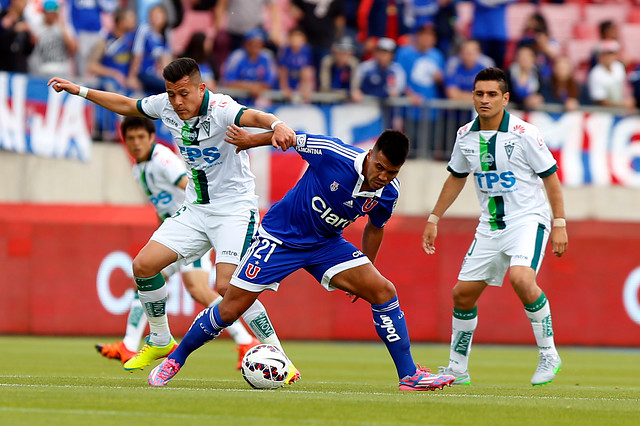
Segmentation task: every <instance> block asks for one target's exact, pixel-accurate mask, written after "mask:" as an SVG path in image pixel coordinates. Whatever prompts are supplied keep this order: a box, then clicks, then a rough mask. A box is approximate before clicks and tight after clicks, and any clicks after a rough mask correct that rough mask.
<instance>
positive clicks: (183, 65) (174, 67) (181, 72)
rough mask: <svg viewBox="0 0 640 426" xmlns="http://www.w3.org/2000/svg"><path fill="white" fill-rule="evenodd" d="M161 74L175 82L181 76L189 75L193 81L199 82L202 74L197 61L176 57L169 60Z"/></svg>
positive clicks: (167, 79)
mask: <svg viewBox="0 0 640 426" xmlns="http://www.w3.org/2000/svg"><path fill="white" fill-rule="evenodd" d="M162 76H163V77H164V79H165V80H166V81H169V82H171V83H175V82H177V81H178V80H180V79H182V78H183V77H189V79H191V81H193V82H194V83H197V84H200V82H201V81H202V76H201V75H200V67H199V66H198V63H197V62H196V61H195V60H193V59H191V58H178V59H176V60H174V61H171V62H170V63H169V65H167V66H166V67H164V70H162Z"/></svg>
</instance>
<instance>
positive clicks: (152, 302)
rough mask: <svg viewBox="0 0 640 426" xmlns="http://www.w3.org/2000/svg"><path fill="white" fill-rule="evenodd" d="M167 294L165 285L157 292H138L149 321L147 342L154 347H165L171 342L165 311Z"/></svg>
mask: <svg viewBox="0 0 640 426" xmlns="http://www.w3.org/2000/svg"><path fill="white" fill-rule="evenodd" d="M168 293H169V291H168V289H167V285H166V284H165V285H163V286H162V287H160V288H159V289H157V290H150V291H138V294H139V296H140V303H142V306H143V307H144V310H145V312H146V314H147V319H148V320H149V341H150V342H151V343H153V344H154V345H155V346H167V345H168V344H169V342H170V341H171V330H169V320H168V318H167V310H166V307H167V295H168Z"/></svg>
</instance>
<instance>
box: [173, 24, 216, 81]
mask: <svg viewBox="0 0 640 426" xmlns="http://www.w3.org/2000/svg"><path fill="white" fill-rule="evenodd" d="M207 46H208V45H207V35H206V34H205V33H203V32H200V31H197V32H195V33H193V34H192V35H191V38H190V39H189V42H188V43H187V47H185V49H184V52H182V55H180V56H181V57H187V58H191V59H193V60H194V61H196V62H197V63H198V67H200V75H201V76H202V81H203V82H204V84H205V85H206V86H207V89H209V90H211V91H212V92H215V89H216V80H215V73H214V72H213V69H212V68H211V64H210V63H209V61H208V60H207V58H209V57H210V54H209V52H207Z"/></svg>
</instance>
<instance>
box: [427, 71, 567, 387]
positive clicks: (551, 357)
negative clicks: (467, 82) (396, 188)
mask: <svg viewBox="0 0 640 426" xmlns="http://www.w3.org/2000/svg"><path fill="white" fill-rule="evenodd" d="M473 103H474V107H475V109H476V111H477V112H478V117H477V118H476V119H475V120H474V121H472V122H471V123H468V124H467V125H465V126H463V127H461V128H460V129H459V130H458V136H457V139H456V142H455V145H454V147H453V153H452V154H451V160H450V161H449V165H448V167H447V169H448V170H449V172H450V173H451V174H450V175H449V177H448V178H447V180H446V181H445V183H444V186H443V187H442V191H441V192H440V196H439V198H438V201H437V202H436V205H435V207H434V208H433V212H432V214H431V215H430V216H429V219H428V221H427V225H426V227H425V230H424V235H423V241H422V247H423V248H424V251H425V252H426V253H427V254H433V253H435V246H434V242H435V239H436V235H437V223H438V220H439V218H440V217H442V215H443V214H444V213H445V212H446V211H447V209H448V208H449V206H451V204H452V203H453V202H454V201H455V199H456V198H457V197H458V194H460V191H462V188H463V187H464V184H465V182H466V180H467V176H468V175H469V174H471V175H473V181H474V182H475V185H476V193H477V195H478V200H479V201H480V207H481V209H482V215H481V216H480V223H479V224H478V227H477V228H476V235H475V238H474V240H473V242H472V243H471V247H470V248H469V250H468V252H467V255H466V256H465V258H464V261H463V263H462V268H461V270H460V274H459V275H458V283H457V284H456V285H455V287H454V288H453V324H452V333H451V348H450V354H449V365H448V366H447V367H441V369H440V373H444V374H452V375H453V376H455V378H456V381H455V384H461V385H468V384H470V383H471V377H470V376H469V368H468V363H469V352H471V340H472V339H473V332H474V331H475V329H476V326H477V324H478V308H477V302H478V298H479V297H480V295H481V294H482V292H483V291H484V289H485V288H486V287H487V285H492V286H501V285H502V280H503V279H504V275H505V273H506V272H507V269H509V280H510V281H511V286H512V287H513V289H514V290H515V292H516V294H517V295H518V297H519V298H520V300H521V301H522V303H523V304H524V309H525V312H526V314H527V317H528V318H529V320H531V326H532V327H533V334H534V335H535V338H536V342H537V344H538V349H539V350H540V362H539V364H538V368H537V369H536V371H535V373H534V374H533V377H532V378H531V384H533V385H543V384H545V383H549V382H551V381H552V380H553V378H554V377H555V376H556V374H557V373H558V371H560V367H561V365H562V363H561V361H560V357H559V356H558V351H557V350H556V347H555V343H554V341H553V327H552V325H551V310H550V309H549V301H548V300H547V298H546V297H545V295H544V293H543V292H542V290H541V289H540V287H538V285H537V284H536V273H537V272H538V270H539V269H540V265H541V264H542V259H543V258H544V248H545V246H546V244H547V240H548V238H549V234H551V245H552V248H553V253H554V254H555V255H556V256H558V257H560V256H562V254H563V253H564V252H565V251H566V250H567V245H568V238H567V230H566V221H565V219H564V205H563V200H562V198H563V197H562V187H561V186H560V181H559V180H558V175H557V174H556V173H555V172H556V170H557V168H558V167H557V166H556V161H555V160H554V158H553V156H552V155H551V152H549V149H548V148H547V146H546V145H545V143H544V141H543V140H542V137H541V136H540V132H539V131H538V129H537V128H535V127H534V126H532V125H531V124H529V123H526V122H524V121H522V120H520V119H518V118H516V117H514V116H512V115H510V114H509V113H508V112H507V111H506V110H505V107H506V106H507V104H508V103H509V92H508V91H507V84H506V79H505V75H504V72H503V71H502V70H500V69H498V68H486V69H484V70H482V71H480V72H479V73H478V75H477V76H476V78H475V81H474V87H473ZM543 184H544V187H545V189H546V191H547V196H548V198H549V203H550V204H551V210H552V211H553V217H554V220H553V228H551V223H550V218H549V205H548V204H547V200H546V198H545V196H544V192H543V190H542V185H543ZM549 231H551V232H549Z"/></svg>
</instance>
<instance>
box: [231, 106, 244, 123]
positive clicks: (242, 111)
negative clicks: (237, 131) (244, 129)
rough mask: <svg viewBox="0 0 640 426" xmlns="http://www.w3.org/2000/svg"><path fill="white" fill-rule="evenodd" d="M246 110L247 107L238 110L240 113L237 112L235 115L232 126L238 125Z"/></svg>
mask: <svg viewBox="0 0 640 426" xmlns="http://www.w3.org/2000/svg"><path fill="white" fill-rule="evenodd" d="M246 110H247V107H243V108H240V111H238V113H237V114H236V118H234V119H233V124H235V125H236V126H239V125H240V117H242V114H244V112H245V111H246Z"/></svg>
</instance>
